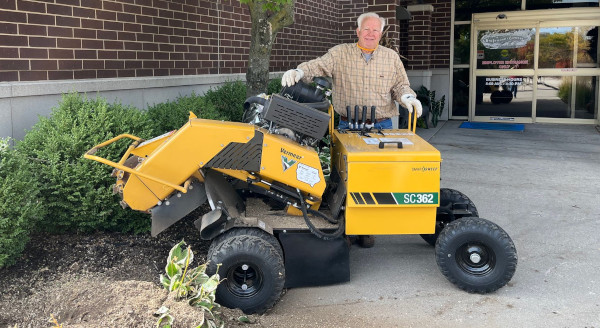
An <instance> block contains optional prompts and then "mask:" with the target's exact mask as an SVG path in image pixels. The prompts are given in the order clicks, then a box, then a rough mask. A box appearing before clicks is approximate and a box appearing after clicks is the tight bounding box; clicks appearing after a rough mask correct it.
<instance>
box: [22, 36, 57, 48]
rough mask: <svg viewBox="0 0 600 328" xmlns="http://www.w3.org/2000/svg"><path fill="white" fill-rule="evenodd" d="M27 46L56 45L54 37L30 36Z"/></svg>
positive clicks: (50, 46) (52, 46)
mask: <svg viewBox="0 0 600 328" xmlns="http://www.w3.org/2000/svg"><path fill="white" fill-rule="evenodd" d="M29 46H30V47H46V48H48V47H49V48H54V47H56V38H42V37H30V38H29Z"/></svg>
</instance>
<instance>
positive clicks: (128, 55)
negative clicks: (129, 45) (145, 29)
mask: <svg viewBox="0 0 600 328" xmlns="http://www.w3.org/2000/svg"><path fill="white" fill-rule="evenodd" d="M117 58H119V59H136V52H135V51H119V52H118V56H117Z"/></svg>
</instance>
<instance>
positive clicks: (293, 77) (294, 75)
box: [281, 69, 304, 87]
mask: <svg viewBox="0 0 600 328" xmlns="http://www.w3.org/2000/svg"><path fill="white" fill-rule="evenodd" d="M303 76H304V72H303V71H302V70H301V69H291V70H289V71H287V72H285V73H284V74H283V76H282V77H281V86H284V87H291V86H292V85H294V84H296V82H298V81H300V79H301V78H302V77H303Z"/></svg>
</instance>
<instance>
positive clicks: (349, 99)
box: [281, 13, 422, 129]
mask: <svg viewBox="0 0 600 328" xmlns="http://www.w3.org/2000/svg"><path fill="white" fill-rule="evenodd" d="M357 23H358V28H357V29H356V35H357V36H358V42H357V43H347V44H340V45H337V46H335V47H333V48H331V49H329V51H328V52H327V53H326V54H325V55H323V56H321V57H319V58H317V59H313V60H311V61H308V62H305V63H302V64H300V65H298V68H296V69H292V70H289V71H287V72H285V74H284V75H283V77H282V79H281V84H282V85H283V86H292V85H294V84H295V83H296V82H298V81H299V80H300V79H302V78H304V79H305V80H306V81H310V80H312V78H313V77H315V76H329V77H332V78H333V107H334V109H335V111H336V112H337V113H339V114H340V116H341V119H340V125H339V127H340V128H342V129H344V128H348V120H349V119H350V118H347V117H346V115H347V114H346V113H347V111H346V107H347V106H350V108H352V111H354V106H355V105H359V106H360V108H362V106H368V111H369V112H368V113H367V117H371V114H370V110H371V106H376V108H377V109H376V111H375V117H376V119H377V124H376V125H375V128H381V129H391V128H392V121H391V120H390V117H392V116H396V115H398V109H397V107H396V104H395V103H394V100H396V101H398V102H401V103H402V104H403V105H404V106H405V107H406V108H408V110H409V111H411V112H412V108H413V107H414V108H415V109H416V110H417V113H418V116H421V112H422V107H421V103H420V102H419V100H417V98H416V97H415V93H414V91H413V90H412V89H411V88H410V83H409V82H408V78H407V76H406V72H405V70H404V65H403V64H402V61H400V57H399V56H398V54H397V53H396V52H395V51H393V50H391V49H389V48H386V47H383V46H380V45H379V40H380V39H381V33H382V32H383V27H384V25H385V19H383V18H381V17H379V15H377V14H375V13H364V14H362V15H360V16H359V17H358V20H357Z"/></svg>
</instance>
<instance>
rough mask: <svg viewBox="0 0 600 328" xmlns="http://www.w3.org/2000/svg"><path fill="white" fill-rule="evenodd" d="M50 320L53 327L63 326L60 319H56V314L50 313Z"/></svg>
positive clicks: (59, 327)
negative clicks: (59, 321)
mask: <svg viewBox="0 0 600 328" xmlns="http://www.w3.org/2000/svg"><path fill="white" fill-rule="evenodd" d="M48 322H50V323H51V324H53V326H52V328H63V325H62V324H58V320H56V318H55V317H54V314H50V319H48Z"/></svg>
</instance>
